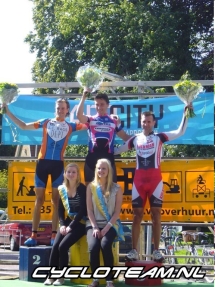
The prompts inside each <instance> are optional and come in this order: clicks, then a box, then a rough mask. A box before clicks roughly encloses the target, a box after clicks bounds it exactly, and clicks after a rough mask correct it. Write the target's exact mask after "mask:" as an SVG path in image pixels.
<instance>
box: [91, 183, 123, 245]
mask: <svg viewBox="0 0 215 287" xmlns="http://www.w3.org/2000/svg"><path fill="white" fill-rule="evenodd" d="M91 186H92V194H93V196H94V199H95V203H96V207H97V208H98V210H99V212H100V213H101V214H102V215H103V216H104V217H105V218H106V220H107V221H109V220H110V219H111V216H110V214H109V213H108V209H107V205H106V203H105V201H104V197H103V194H102V189H101V187H99V186H97V187H96V186H95V185H93V184H91ZM113 228H114V229H115V230H116V234H117V235H116V238H115V240H114V242H117V241H125V237H124V232H123V228H122V223H121V221H120V219H117V220H116V223H115V224H113Z"/></svg>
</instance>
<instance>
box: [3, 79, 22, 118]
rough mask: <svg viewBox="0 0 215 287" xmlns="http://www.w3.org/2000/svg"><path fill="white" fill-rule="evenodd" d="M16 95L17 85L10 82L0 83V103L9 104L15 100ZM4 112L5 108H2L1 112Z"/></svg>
mask: <svg viewBox="0 0 215 287" xmlns="http://www.w3.org/2000/svg"><path fill="white" fill-rule="evenodd" d="M17 95H18V86H17V85H16V84H10V83H0V104H1V106H2V104H9V103H11V102H12V101H14V100H15V97H16V96H17ZM4 113H5V108H2V114H4Z"/></svg>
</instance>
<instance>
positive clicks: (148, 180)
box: [114, 116, 187, 208]
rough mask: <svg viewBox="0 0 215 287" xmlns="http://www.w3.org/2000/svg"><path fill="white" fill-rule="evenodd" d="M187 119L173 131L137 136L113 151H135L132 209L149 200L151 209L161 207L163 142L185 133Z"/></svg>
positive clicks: (141, 205)
mask: <svg viewBox="0 0 215 287" xmlns="http://www.w3.org/2000/svg"><path fill="white" fill-rule="evenodd" d="M186 127H187V119H186V118H185V116H183V118H182V121H181V124H180V126H179V128H178V129H177V130H175V131H170V132H165V133H157V134H155V133H154V132H151V133H150V134H149V135H144V133H140V134H137V135H135V136H133V137H132V138H130V139H129V140H128V141H127V142H126V143H125V144H124V145H122V146H120V147H119V148H115V149H114V154H119V153H122V152H125V151H127V150H128V149H132V148H134V149H135V150H136V170H135V175H134V181H133V187H132V206H133V208H135V207H136V208H138V207H143V206H144V205H145V203H146V199H147V197H148V198H149V202H150V206H151V207H161V206H162V201H163V181H162V176H161V170H160V161H161V151H162V145H163V143H164V142H167V141H171V140H174V139H176V138H177V137H179V136H181V135H183V134H184V133H185V130H186Z"/></svg>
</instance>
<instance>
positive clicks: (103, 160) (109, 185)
mask: <svg viewBox="0 0 215 287" xmlns="http://www.w3.org/2000/svg"><path fill="white" fill-rule="evenodd" d="M101 163H106V164H107V166H108V174H107V181H106V186H105V190H104V195H105V197H109V196H110V192H111V188H112V185H113V170H112V166H111V163H110V161H109V160H108V159H106V158H101V159H99V160H98V161H97V163H96V168H95V177H94V181H93V183H94V184H95V185H96V186H97V185H99V184H100V180H99V176H98V167H99V165H100V164H101Z"/></svg>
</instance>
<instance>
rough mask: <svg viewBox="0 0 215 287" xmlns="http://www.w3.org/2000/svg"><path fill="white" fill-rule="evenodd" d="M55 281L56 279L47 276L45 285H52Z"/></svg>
mask: <svg viewBox="0 0 215 287" xmlns="http://www.w3.org/2000/svg"><path fill="white" fill-rule="evenodd" d="M53 283H54V279H51V278H47V279H46V281H45V282H44V283H43V284H44V285H52V284H53Z"/></svg>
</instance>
